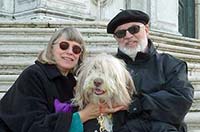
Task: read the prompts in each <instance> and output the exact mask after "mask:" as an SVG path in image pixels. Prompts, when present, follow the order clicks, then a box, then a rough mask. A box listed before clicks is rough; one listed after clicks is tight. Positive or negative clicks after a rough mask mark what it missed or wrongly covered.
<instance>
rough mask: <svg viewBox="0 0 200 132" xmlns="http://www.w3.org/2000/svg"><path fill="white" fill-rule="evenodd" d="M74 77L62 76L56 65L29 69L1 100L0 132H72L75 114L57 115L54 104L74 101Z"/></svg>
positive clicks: (37, 64)
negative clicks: (71, 127)
mask: <svg viewBox="0 0 200 132" xmlns="http://www.w3.org/2000/svg"><path fill="white" fill-rule="evenodd" d="M75 85H76V80H75V78H74V76H73V75H72V74H71V73H69V74H68V75H67V77H65V76H63V75H61V74H60V72H59V71H58V69H57V68H56V66H55V65H48V64H41V63H40V62H38V61H36V64H34V65H32V66H30V67H28V68H27V69H25V70H24V71H23V72H22V74H21V75H20V76H19V77H18V79H17V80H16V81H15V83H14V84H13V85H12V87H11V88H10V89H9V90H8V92H7V93H6V94H5V96H4V97H3V98H2V99H1V101H0V131H1V132H4V130H3V128H4V129H7V132H68V130H69V127H70V124H71V120H72V113H71V112H68V113H62V112H60V113H55V109H54V104H53V101H54V99H55V98H57V99H59V100H60V101H62V102H65V101H70V99H71V98H72V97H73V88H74V86H75Z"/></svg>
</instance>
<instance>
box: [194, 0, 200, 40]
mask: <svg viewBox="0 0 200 132" xmlns="http://www.w3.org/2000/svg"><path fill="white" fill-rule="evenodd" d="M195 7H196V8H195V26H196V28H195V29H196V31H195V34H196V38H198V39H200V0H195Z"/></svg>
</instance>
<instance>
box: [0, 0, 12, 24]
mask: <svg viewBox="0 0 200 132" xmlns="http://www.w3.org/2000/svg"><path fill="white" fill-rule="evenodd" d="M13 12H14V3H13V0H0V20H1V21H4V20H10V19H12V16H13Z"/></svg>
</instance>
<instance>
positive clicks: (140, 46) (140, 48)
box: [119, 39, 148, 61]
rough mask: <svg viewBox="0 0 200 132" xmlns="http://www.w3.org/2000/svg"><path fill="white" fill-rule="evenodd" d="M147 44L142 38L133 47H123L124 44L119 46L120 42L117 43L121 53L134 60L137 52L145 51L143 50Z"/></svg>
mask: <svg viewBox="0 0 200 132" xmlns="http://www.w3.org/2000/svg"><path fill="white" fill-rule="evenodd" d="M147 44H148V40H147V39H142V40H141V41H140V42H139V43H138V45H137V46H136V47H135V48H130V47H125V46H121V44H119V49H120V50H121V51H122V52H123V53H125V54H126V55H128V56H129V57H131V58H132V60H133V61H134V60H135V57H136V55H137V53H138V52H143V53H145V51H146V49H147Z"/></svg>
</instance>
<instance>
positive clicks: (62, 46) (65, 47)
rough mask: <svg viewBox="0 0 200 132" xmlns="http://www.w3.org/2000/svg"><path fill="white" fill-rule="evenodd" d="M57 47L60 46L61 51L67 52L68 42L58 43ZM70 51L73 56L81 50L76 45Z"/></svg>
mask: <svg viewBox="0 0 200 132" xmlns="http://www.w3.org/2000/svg"><path fill="white" fill-rule="evenodd" d="M59 46H60V49H61V50H67V49H68V48H69V46H70V44H69V43H68V42H60V43H59ZM72 51H73V53H74V54H80V53H81V52H82V48H81V47H80V46H78V45H73V46H72Z"/></svg>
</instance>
